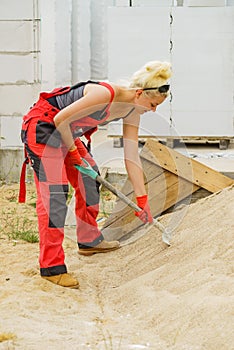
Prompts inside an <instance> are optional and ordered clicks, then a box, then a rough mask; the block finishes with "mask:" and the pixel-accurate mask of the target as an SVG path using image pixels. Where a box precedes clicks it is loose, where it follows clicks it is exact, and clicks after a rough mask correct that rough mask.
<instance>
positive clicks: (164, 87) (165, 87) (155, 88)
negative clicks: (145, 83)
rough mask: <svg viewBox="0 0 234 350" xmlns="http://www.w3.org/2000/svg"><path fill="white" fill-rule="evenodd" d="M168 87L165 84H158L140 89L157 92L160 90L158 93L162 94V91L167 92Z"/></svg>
mask: <svg viewBox="0 0 234 350" xmlns="http://www.w3.org/2000/svg"><path fill="white" fill-rule="evenodd" d="M169 89H170V85H169V84H166V85H162V86H159V87H151V88H145V89H142V90H143V91H146V90H158V92H160V94H164V93H166V92H168V90H169Z"/></svg>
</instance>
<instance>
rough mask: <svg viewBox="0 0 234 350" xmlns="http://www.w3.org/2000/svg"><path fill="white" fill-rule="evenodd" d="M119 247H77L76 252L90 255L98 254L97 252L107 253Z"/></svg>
mask: <svg viewBox="0 0 234 350" xmlns="http://www.w3.org/2000/svg"><path fill="white" fill-rule="evenodd" d="M119 248H120V247H114V248H107V249H98V248H86V249H79V250H78V254H80V255H85V256H90V255H93V254H98V253H108V252H111V251H113V250H116V249H119Z"/></svg>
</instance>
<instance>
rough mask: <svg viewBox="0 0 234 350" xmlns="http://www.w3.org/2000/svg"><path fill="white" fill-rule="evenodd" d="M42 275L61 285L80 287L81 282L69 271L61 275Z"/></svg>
mask: <svg viewBox="0 0 234 350" xmlns="http://www.w3.org/2000/svg"><path fill="white" fill-rule="evenodd" d="M41 277H42V278H44V279H46V280H47V281H50V282H52V283H54V284H57V285H58V286H61V287H68V288H74V289H77V288H79V282H78V281H77V279H76V278H74V277H72V276H71V275H70V274H69V273H62V274H60V275H54V276H41Z"/></svg>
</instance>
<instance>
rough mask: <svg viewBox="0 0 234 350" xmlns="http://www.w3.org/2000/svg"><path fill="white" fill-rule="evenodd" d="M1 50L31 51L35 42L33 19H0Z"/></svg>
mask: <svg viewBox="0 0 234 350" xmlns="http://www.w3.org/2000/svg"><path fill="white" fill-rule="evenodd" d="M0 33H4V35H0V51H2V52H28V51H29V52H31V51H33V50H34V44H33V22H32V21H0Z"/></svg>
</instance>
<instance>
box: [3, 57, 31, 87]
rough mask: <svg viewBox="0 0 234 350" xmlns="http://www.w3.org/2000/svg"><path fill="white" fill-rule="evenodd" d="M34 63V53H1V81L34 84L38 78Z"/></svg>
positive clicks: (4, 82)
mask: <svg viewBox="0 0 234 350" xmlns="http://www.w3.org/2000/svg"><path fill="white" fill-rule="evenodd" d="M34 63H35V57H34V54H27V55H21V56H20V55H0V76H1V83H2V84H9V83H16V84H23V83H24V84H25V83H29V84H32V83H33V82H34V81H35V80H36V77H35V74H34ZM6 67H7V69H6ZM19 67H20V69H19Z"/></svg>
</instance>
